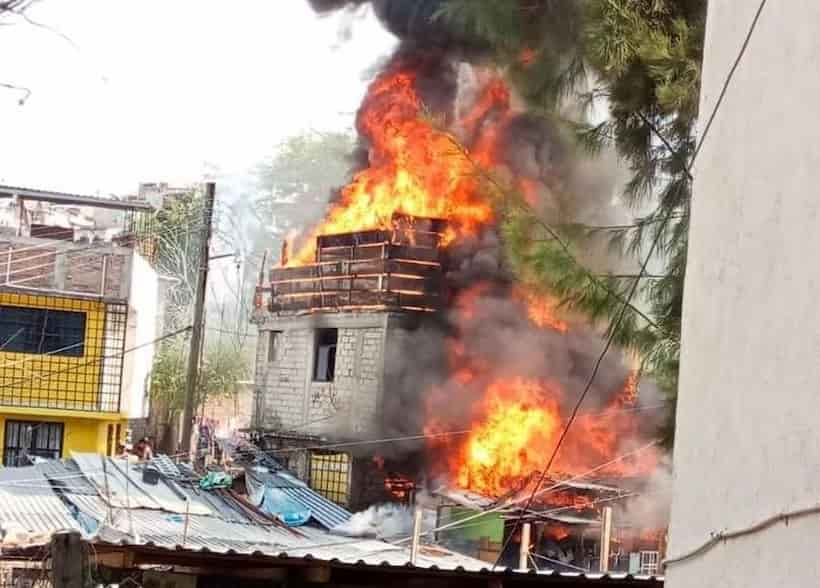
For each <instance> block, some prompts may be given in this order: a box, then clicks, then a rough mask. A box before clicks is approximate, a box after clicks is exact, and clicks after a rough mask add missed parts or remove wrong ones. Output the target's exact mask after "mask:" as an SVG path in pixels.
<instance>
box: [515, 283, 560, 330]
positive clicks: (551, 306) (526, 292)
mask: <svg viewBox="0 0 820 588" xmlns="http://www.w3.org/2000/svg"><path fill="white" fill-rule="evenodd" d="M513 298H515V299H517V300H520V301H521V302H523V303H524V304H525V305H526V307H527V316H528V317H529V319H530V321H532V323H533V324H534V325H537V326H539V327H541V328H542V329H544V328H549V329H552V330H554V331H558V332H559V333H566V332H567V329H568V328H569V325H568V324H567V322H566V321H564V320H561V319H560V318H558V301H557V300H556V299H555V298H553V297H552V296H550V295H549V294H544V293H539V292H535V291H533V290H530V289H529V288H525V287H522V286H519V287H517V288H515V289H514V290H513Z"/></svg>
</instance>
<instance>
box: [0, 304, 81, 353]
mask: <svg viewBox="0 0 820 588" xmlns="http://www.w3.org/2000/svg"><path fill="white" fill-rule="evenodd" d="M85 318H86V315H85V313H84V312H73V311H68V310H51V309H46V308H27V307H24V306H0V348H2V350H3V351H12V352H16V353H38V354H40V353H48V354H49V355H70V356H72V357H81V356H82V355H83V353H84V351H85Z"/></svg>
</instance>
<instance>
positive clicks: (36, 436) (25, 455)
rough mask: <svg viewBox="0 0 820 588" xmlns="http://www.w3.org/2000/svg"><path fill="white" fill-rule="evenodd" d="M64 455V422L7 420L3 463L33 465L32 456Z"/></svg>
mask: <svg viewBox="0 0 820 588" xmlns="http://www.w3.org/2000/svg"><path fill="white" fill-rule="evenodd" d="M62 455H63V423H47V422H32V421H6V431H5V436H4V441H3V465H4V466H7V467H15V466H26V465H31V463H32V458H34V457H40V458H43V459H60V457H62Z"/></svg>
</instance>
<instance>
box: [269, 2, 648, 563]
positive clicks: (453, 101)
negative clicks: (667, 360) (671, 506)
mask: <svg viewBox="0 0 820 588" xmlns="http://www.w3.org/2000/svg"><path fill="white" fill-rule="evenodd" d="M361 3H362V2H352V3H351V2H345V1H341V0H333V1H330V0H313V2H312V4H314V6H315V7H317V9H320V10H332V9H335V8H339V7H342V6H346V5H351V4H361ZM399 4H400V3H399V2H391V1H389V0H382V1H375V2H373V6H374V9H375V10H376V11H377V13H378V14H379V16H380V17H381V18H382V19H384V20H385V22H386V23H388V25H389V26H390V28H391V30H394V29H395V30H397V31H399V32H400V36H401V37H402V39H404V40H405V43H404V44H403V45H402V47H401V48H400V50H399V51H398V52H397V54H396V55H395V56H394V57H393V59H392V60H391V61H390V63H389V64H388V65H387V66H386V67H385V68H384V69H383V70H382V72H381V73H380V74H379V75H377V76H376V78H375V79H374V80H373V82H372V83H371V85H370V87H369V90H368V92H367V95H366V97H365V99H364V101H363V103H362V106H361V108H360V111H359V113H358V116H357V130H358V132H359V135H360V138H361V141H362V146H363V147H364V148H366V152H367V161H366V162H365V163H364V164H363V166H362V167H361V169H360V170H359V171H358V173H356V174H355V175H354V177H353V180H352V181H351V183H350V184H349V185H347V186H345V187H343V188H342V189H341V191H340V193H339V197H338V199H337V200H336V201H334V202H332V203H331V204H330V206H329V210H328V212H327V214H326V216H325V218H324V220H323V221H321V222H320V223H319V224H318V225H317V226H315V227H312V228H310V229H309V230H308V231H306V232H305V234H304V235H302V236H301V237H297V238H296V239H294V240H293V241H292V242H291V243H289V245H288V247H287V252H288V253H287V254H286V255H283V258H282V260H281V263H280V265H279V267H277V268H274V270H273V271H272V273H271V293H272V297H271V302H270V307H269V310H271V311H272V312H273V313H285V314H287V313H301V314H310V313H320V312H321V313H329V312H365V311H377V312H389V313H404V314H416V315H418V316H417V318H416V319H414V322H413V324H412V326H409V327H407V328H406V331H405V332H404V333H403V335H402V337H396V338H395V341H399V342H400V344H396V345H397V347H396V348H393V349H391V350H390V351H389V352H388V351H386V352H385V356H384V361H385V364H384V366H383V370H384V373H385V377H386V380H385V381H386V382H389V384H386V385H385V391H386V393H385V395H384V400H383V411H384V415H383V423H384V431H383V432H384V433H385V436H387V437H402V436H408V435H409V436H412V435H414V434H417V433H418V431H422V430H423V431H425V433H428V434H429V435H430V436H429V438H428V439H427V442H426V443H425V444H424V446H423V447H419V443H418V442H408V443H392V444H390V446H389V447H384V448H379V451H380V452H381V451H383V452H384V454H385V455H384V457H387V458H388V459H389V458H391V457H396V456H405V457H406V456H408V455H416V456H418V457H417V459H415V461H416V464H417V468H416V471H411V470H409V469H408V470H402V472H401V473H398V472H393V471H387V470H384V471H382V472H381V478H382V479H383V481H384V491H385V493H386V494H387V495H388V496H391V497H392V499H393V500H395V501H398V502H405V501H409V500H410V497H411V495H413V494H415V493H416V491H417V489H418V488H419V487H420V486H421V484H420V483H419V480H421V479H436V480H438V481H439V482H442V483H443V484H444V485H445V487H452V488H456V489H458V491H460V492H465V491H468V492H472V493H475V494H476V495H478V496H481V497H483V498H484V499H486V500H488V501H489V503H490V504H495V503H503V501H504V500H510V498H511V497H515V496H518V495H519V494H520V493H521V492H526V491H527V489H530V488H532V487H533V484H534V481H535V480H536V479H539V478H540V477H541V472H542V471H543V469H544V467H545V466H546V463H547V460H548V459H549V456H550V455H551V453H552V452H553V450H554V448H555V446H556V443H557V441H558V438H559V436H560V435H561V431H562V429H563V427H564V424H565V422H566V420H567V418H568V415H569V411H570V410H571V408H572V406H573V404H574V402H575V400H576V399H577V398H578V396H579V394H580V393H581V391H582V390H583V388H584V386H585V383H586V379H587V377H588V376H589V374H590V372H591V370H592V369H593V365H594V364H595V361H596V359H597V355H598V353H599V351H600V346H601V338H600V335H599V333H597V332H596V330H595V328H594V327H593V326H591V325H590V324H588V322H586V321H584V320H583V319H581V318H579V317H576V316H573V315H572V314H570V313H566V312H565V311H563V309H561V307H560V305H559V304H558V301H556V300H555V299H553V298H552V297H551V296H550V295H549V294H547V293H543V292H538V291H534V290H532V289H530V288H528V287H525V286H523V285H521V284H517V283H516V281H515V279H514V277H513V275H512V272H511V271H510V269H509V268H508V267H507V266H506V263H505V260H504V254H503V247H502V242H501V237H500V234H499V226H498V211H497V210H496V203H497V202H496V200H495V198H496V197H497V196H498V187H497V186H495V187H494V188H493V189H491V190H488V187H487V182H486V178H482V173H483V172H480V171H479V170H481V169H486V170H493V171H494V172H495V173H496V174H498V177H500V178H502V182H503V185H505V186H507V185H509V186H513V187H514V188H515V189H517V191H518V192H520V193H521V195H522V196H523V197H524V198H525V199H526V201H527V202H528V203H529V204H530V205H531V206H532V207H533V208H534V209H535V210H536V211H537V212H538V213H539V214H541V215H542V217H543V218H545V219H546V220H547V222H558V221H563V222H566V221H582V220H587V219H586V218H584V216H585V215H588V214H589V211H590V210H595V211H596V212H595V214H602V213H601V211H602V210H604V211H606V210H609V209H611V198H610V196H611V193H612V190H613V185H612V179H613V177H612V174H611V173H610V171H611V170H609V169H605V167H606V166H604V167H601V168H596V167H595V165H594V164H591V163H589V162H580V161H576V160H575V159H574V156H573V154H572V150H571V149H570V148H569V147H568V144H567V142H566V141H565V140H564V139H563V137H562V133H561V131H560V129H558V128H557V127H556V125H555V124H553V123H551V122H548V121H544V120H535V119H533V118H532V117H531V116H529V115H527V114H524V113H522V112H520V111H519V109H518V108H517V107H516V98H515V96H513V95H512V94H511V92H510V90H509V89H508V87H507V85H506V84H505V83H504V81H503V78H502V77H501V76H500V74H499V72H495V71H492V70H491V69H488V68H486V67H482V66H477V65H471V64H468V63H465V62H463V61H461V58H462V57H463V55H464V54H463V53H460V52H454V51H451V50H449V49H448V48H447V47H448V45H447V43H444V44H441V43H428V44H427V45H425V48H424V49H420V48H419V45H418V44H417V43H411V42H410V41H414V42H417V41H418V40H419V37H423V38H425V39H427V40H429V39H431V38H436V39H438V40H439V41H441V40H442V39H444V38H446V35H444V36H442V35H441V34H440V33H441V30H440V27H439V25H436V26H432V25H430V23H429V22H428V23H427V24H428V25H430V26H429V27H427V26H421V25H420V24H419V23H423V22H427V21H424V20H423V19H422V20H420V21H418V22H416V21H413V23H415V25H413V23H411V22H409V21H408V22H404V21H402V20H401V19H402V18H403V17H406V16H407V14H406V13H405V11H402V10H401V9H400V8H398V6H399ZM406 4H407V3H406V2H405V3H404V5H406ZM414 4H415V5H416V6H417V7H422V8H420V10H421V12H423V11H424V10H427V9H429V8H430V7H434V6H437V5H438V4H439V3H438V2H416V3H414ZM422 5H423V6H422ZM411 25H413V26H411ZM416 25H418V26H416ZM428 35H429V36H428ZM450 40H452V39H450ZM431 47H432V48H431ZM603 214H604V215H605V214H607V213H606V212H604V213H603ZM599 261H600V260H599ZM602 263H606V259H604V260H603V262H602ZM391 340H393V339H391ZM394 347H395V346H394ZM334 353H335V340H334ZM630 364H631V362H630V361H629V359H628V358H626V357H624V356H620V355H619V354H618V353H616V352H612V353H610V354H609V356H608V358H607V360H606V361H605V362H604V363H603V364H602V365H601V366H600V370H599V372H598V377H597V378H596V380H595V383H594V385H593V387H592V389H591V390H590V392H589V395H588V397H587V400H586V402H585V405H584V406H583V409H582V412H581V414H580V415H579V417H578V418H577V420H576V421H575V423H574V425H573V427H572V429H571V430H570V432H569V434H568V436H567V437H566V439H565V441H564V443H563V445H562V447H561V450H560V452H559V453H558V454H557V457H556V459H555V461H554V463H553V465H552V468H551V470H550V471H549V472H548V474H549V477H550V479H552V481H553V482H554V483H555V484H563V488H562V489H561V490H560V491H555V492H550V493H549V494H548V495H547V496H545V497H544V498H543V499H540V500H539V501H538V502H537V504H536V505H534V506H533V511H534V512H535V513H536V515H534V516H536V518H537V519H538V520H539V521H540V522H544V521H547V522H548V523H549V524H548V525H546V526H545V527H544V529H543V530H542V532H543V534H544V536H545V537H548V538H550V540H551V541H553V542H555V543H561V542H562V541H565V540H568V538H573V540H576V539H577V538H578V534H577V533H573V532H572V531H571V529H570V527H572V526H573V525H575V526H581V527H583V526H585V525H593V524H596V523H595V521H597V518H598V516H599V515H598V513H599V511H600V508H601V507H600V501H602V500H610V499H616V500H619V499H622V498H626V497H633V496H635V495H637V494H640V493H641V492H642V490H641V484H640V483H638V482H635V480H647V479H649V478H651V477H652V475H653V474H654V472H656V471H657V469H658V467H659V464H660V462H661V459H662V456H661V454H660V452H659V451H658V450H656V449H655V448H648V449H646V442H647V441H648V440H649V439H651V438H652V437H653V435H654V430H655V425H656V423H657V422H658V421H659V419H657V418H654V417H653V414H654V415H657V413H652V412H649V411H646V410H644V409H645V408H647V407H648V405H650V404H652V403H653V401H654V399H653V392H654V391H653V387H652V386H651V384H649V383H646V382H643V383H641V385H640V390H639V385H638V384H639V382H638V376H637V372H636V371H635V370H634V369H630V368H631V366H630ZM320 380H321V381H322V382H328V381H329V380H328V378H320ZM323 390H324V389H323ZM327 390H328V391H329V393H332V392H333V387H332V386H329V387H327ZM455 431H467V432H466V433H463V434H453V432H455ZM639 446H641V447H644V449H645V450H642V451H640V452H636V451H634V450H635V448H636V447H639ZM630 452H632V453H631V455H630V457H629V458H627V459H623V458H622V456H623V455H624V454H629V453H630ZM371 458H372V456H371ZM376 461H381V462H382V464H383V463H384V459H381V458H380V460H376ZM405 461H407V460H405ZM410 461H413V460H412V459H411V460H410ZM374 463H375V462H371V465H372V466H373V467H377V465H378V464H375V465H374ZM383 467H384V466H383V465H382V468H383ZM379 469H381V468H379ZM590 471H594V472H595V476H594V477H595V478H596V479H597V480H606V481H608V484H607V485H603V486H602V485H598V486H595V485H594V484H592V485H589V484H588V485H587V486H583V485H579V484H574V485H573V484H571V483H570V482H568V481H567V480H569V479H571V478H573V479H574V478H578V477H583V476H584V475H586V474H587V473H588V472H590ZM585 482H586V480H585ZM593 486H594V487H593ZM624 488H626V489H627V490H623V489H624ZM391 512H392V511H390V512H388V511H378V510H375V511H372V512H369V514H368V513H364V514H363V515H362V517H361V519H362V520H361V521H359V522H358V523H357V525H356V528H355V529H351V530H350V533H351V534H357V535H358V534H368V533H371V531H370V530H368V529H371V528H372V527H376V528H379V527H383V526H385V525H387V526H390V524H389V519H390V518H391V517H392V516H393V515H392V514H391ZM529 514H531V513H528V515H529ZM373 521H382V522H379V523H375V524H374V523H373ZM359 523H360V524H359ZM653 525H656V526H655V527H653V529H657V528H662V527H663V523H662V522H659V523H657V524H656V523H655V522H654V521H653ZM653 533H656V531H654V530H653ZM581 537H582V538H583V533H581ZM561 549H563V547H562V548H561ZM558 551H561V550H560V549H558ZM556 553H557V552H556Z"/></svg>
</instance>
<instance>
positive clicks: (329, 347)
mask: <svg viewBox="0 0 820 588" xmlns="http://www.w3.org/2000/svg"><path fill="white" fill-rule="evenodd" d="M338 340H339V329H316V354H315V356H314V358H313V381H314V382H332V381H333V378H334V376H335V375H336V342H337V341H338Z"/></svg>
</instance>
